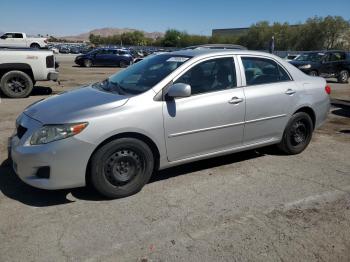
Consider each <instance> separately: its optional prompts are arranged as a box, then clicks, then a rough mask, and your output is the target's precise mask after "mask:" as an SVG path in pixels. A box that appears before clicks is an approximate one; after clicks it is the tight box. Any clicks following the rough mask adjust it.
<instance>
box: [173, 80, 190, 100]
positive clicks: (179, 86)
mask: <svg viewBox="0 0 350 262" xmlns="http://www.w3.org/2000/svg"><path fill="white" fill-rule="evenodd" d="M167 96H168V97H172V98H175V97H189V96H191V86H190V85H188V84H184V83H176V84H173V85H172V86H171V87H170V88H169V89H168V92H167Z"/></svg>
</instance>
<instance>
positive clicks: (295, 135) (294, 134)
mask: <svg viewBox="0 0 350 262" xmlns="http://www.w3.org/2000/svg"><path fill="white" fill-rule="evenodd" d="M308 138H309V131H308V128H307V124H306V123H305V121H303V120H298V121H296V122H295V123H293V125H292V128H291V132H290V142H291V144H292V146H299V145H302V144H304V143H305V142H306V141H307V139H308Z"/></svg>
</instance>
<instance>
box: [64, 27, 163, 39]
mask: <svg viewBox="0 0 350 262" xmlns="http://www.w3.org/2000/svg"><path fill="white" fill-rule="evenodd" d="M134 31H138V30H137V29H132V28H101V29H94V30H91V31H90V32H87V33H83V34H79V35H75V36H62V37H59V38H64V39H67V40H71V41H87V40H89V36H90V34H94V35H100V36H102V37H106V36H112V35H121V34H122V33H126V32H134ZM139 31H142V30H139ZM142 32H143V33H144V34H145V36H146V37H149V38H152V39H157V38H158V37H162V36H164V33H162V32H145V31H142Z"/></svg>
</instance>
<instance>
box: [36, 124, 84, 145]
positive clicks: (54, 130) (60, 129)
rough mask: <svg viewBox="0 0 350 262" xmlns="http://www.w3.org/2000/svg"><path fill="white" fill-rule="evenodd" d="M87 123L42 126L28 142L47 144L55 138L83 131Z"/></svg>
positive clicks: (63, 137) (59, 138)
mask: <svg viewBox="0 0 350 262" xmlns="http://www.w3.org/2000/svg"><path fill="white" fill-rule="evenodd" d="M87 125H88V123H78V124H64V125H47V126H43V127H42V128H40V129H39V130H37V131H36V132H35V133H34V134H33V135H32V137H31V139H30V144H31V145H41V144H47V143H50V142H53V141H56V140H61V139H65V138H67V137H71V136H75V135H77V134H79V133H80V132H81V131H83V130H84V129H85V127H86V126H87Z"/></svg>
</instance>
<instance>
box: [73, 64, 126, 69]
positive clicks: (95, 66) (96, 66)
mask: <svg viewBox="0 0 350 262" xmlns="http://www.w3.org/2000/svg"><path fill="white" fill-rule="evenodd" d="M72 67H77V68H86V69H89V68H122V67H119V66H113V65H111V66H108V65H104V66H103V65H101V66H98V65H94V66H91V67H84V66H79V65H72Z"/></svg>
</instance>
